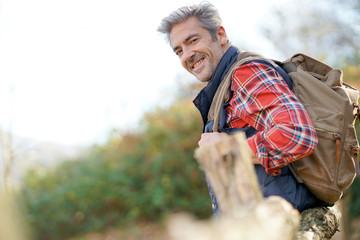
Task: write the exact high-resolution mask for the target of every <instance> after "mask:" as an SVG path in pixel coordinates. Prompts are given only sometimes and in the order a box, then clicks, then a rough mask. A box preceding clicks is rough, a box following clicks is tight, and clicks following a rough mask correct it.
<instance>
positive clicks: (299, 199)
mask: <svg viewBox="0 0 360 240" xmlns="http://www.w3.org/2000/svg"><path fill="white" fill-rule="evenodd" d="M238 54H239V52H238V49H237V48H235V47H230V48H229V49H228V51H227V52H226V53H225V54H224V56H223V57H222V59H221V60H220V62H219V64H218V66H217V69H216V71H215V73H214V76H213V78H212V80H211V81H210V82H209V83H208V84H207V86H206V87H205V88H204V89H202V90H201V91H200V93H199V94H198V95H197V97H196V98H195V99H194V101H193V103H194V104H195V106H196V108H197V109H198V110H199V111H200V114H201V117H202V120H203V132H204V133H205V132H212V126H213V121H208V119H207V115H208V112H209V109H210V105H211V102H212V100H213V98H214V95H215V92H216V90H217V88H218V87H219V85H220V83H221V81H222V80H223V78H224V77H225V75H226V73H227V72H228V71H229V69H230V68H231V66H232V65H233V64H234V63H235V62H236V60H237V56H238ZM256 61H257V62H261V63H263V64H266V65H269V66H271V67H274V68H275V69H276V71H278V73H279V74H281V76H282V77H283V78H284V79H285V81H286V82H287V84H288V86H289V88H290V89H292V83H291V80H290V78H289V77H288V76H287V74H286V73H285V72H284V71H283V70H282V69H281V68H280V67H277V66H272V65H271V64H270V63H269V62H266V61H264V60H259V61H258V60H256ZM226 104H227V103H225V104H224V106H223V108H222V111H221V115H220V121H219V127H218V129H219V131H221V132H227V133H229V134H231V133H234V132H237V131H245V133H246V136H247V137H250V136H252V135H253V134H255V133H256V130H255V129H254V128H252V127H247V128H241V129H238V128H226V110H225V109H226ZM255 171H256V174H257V178H258V182H259V185H260V188H261V189H263V195H264V197H268V196H271V195H276V196H281V197H283V198H284V199H286V200H287V201H289V202H290V203H291V204H292V205H293V207H294V208H295V209H297V210H299V211H300V212H301V211H303V210H305V209H308V208H311V207H315V206H325V205H326V204H325V203H324V202H322V201H320V200H318V199H317V198H316V197H315V196H314V195H313V194H312V193H311V192H310V191H309V190H308V189H307V188H306V186H305V185H304V184H302V183H299V182H297V181H296V179H295V177H294V176H293V175H292V173H291V171H290V169H289V168H288V167H287V166H285V167H283V168H282V169H281V174H280V175H278V176H272V175H270V174H268V173H266V172H265V169H264V167H262V166H261V165H258V164H257V165H255ZM208 188H209V194H210V197H211V202H212V207H213V212H214V215H215V216H217V215H218V214H220V212H219V208H218V204H217V201H216V196H215V194H214V192H213V191H212V189H211V186H210V184H209V182H208Z"/></svg>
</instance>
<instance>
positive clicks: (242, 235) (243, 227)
mask: <svg viewBox="0 0 360 240" xmlns="http://www.w3.org/2000/svg"><path fill="white" fill-rule="evenodd" d="M245 142H246V137H245V134H244V133H237V134H235V135H231V136H226V137H224V138H223V139H221V141H218V142H215V143H214V144H211V145H208V146H204V147H201V148H199V149H197V150H196V151H195V158H196V160H197V161H198V162H199V164H200V166H201V168H202V169H203V170H204V171H205V174H206V176H207V178H208V180H209V182H210V185H211V187H212V189H213V191H214V192H215V195H216V197H217V201H218V205H219V209H220V211H221V215H220V217H219V218H218V219H216V220H213V219H212V220H207V221H198V220H195V219H194V218H192V217H191V216H190V215H187V214H178V215H174V216H172V217H171V218H170V221H169V225H168V234H169V236H170V237H171V239H172V240H180V239H181V240H192V239H204V240H205V239H206V240H230V239H231V240H233V239H242V240H247V239H249V240H256V239H261V240H262V239H267V240H290V239H292V240H294V239H296V240H320V239H330V238H331V237H332V236H333V235H334V233H335V232H336V231H337V229H338V226H339V219H340V216H341V214H340V212H339V211H338V208H337V206H336V205H335V206H334V207H331V208H328V207H319V208H312V209H308V210H305V211H303V212H302V213H301V216H300V213H299V212H298V211H297V210H295V209H294V208H293V207H292V205H291V204H290V203H289V202H287V201H286V200H285V199H283V198H280V197H275V196H271V197H268V198H265V199H264V198H263V196H262V192H261V190H260V187H259V184H258V182H257V177H256V173H255V170H254V165H253V164H252V162H251V154H252V153H251V152H250V149H249V148H248V147H247V145H246V144H244V143H245ZM300 219H301V222H300Z"/></svg>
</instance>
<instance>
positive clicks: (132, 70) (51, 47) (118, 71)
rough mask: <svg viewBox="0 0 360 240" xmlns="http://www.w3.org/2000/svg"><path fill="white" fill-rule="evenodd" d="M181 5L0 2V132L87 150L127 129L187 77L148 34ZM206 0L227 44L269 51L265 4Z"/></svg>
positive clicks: (165, 0) (105, 0)
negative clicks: (263, 25)
mask: <svg viewBox="0 0 360 240" xmlns="http://www.w3.org/2000/svg"><path fill="white" fill-rule="evenodd" d="M188 2H189V1H180V0H177V1H173V0H153V1H148V0H141V1H136V0H135V1H120V0H117V1H115V0H31V1H30V0H1V1H0V128H2V129H10V130H11V131H12V132H14V133H15V134H18V135H21V136H24V137H31V138H36V139H38V140H46V141H55V142H59V143H67V144H92V143H95V142H101V141H102V140H104V137H105V136H106V134H107V132H108V131H109V129H111V128H113V127H115V128H121V129H127V128H132V127H135V126H136V125H137V123H138V120H139V119H140V117H141V116H142V115H143V113H144V112H146V111H149V110H150V109H152V108H154V106H157V105H158V104H159V103H160V102H164V103H166V102H168V101H169V100H171V93H172V92H173V91H175V90H176V84H177V83H176V76H178V75H179V74H185V71H184V70H182V69H181V65H180V63H179V60H178V59H177V57H176V56H175V55H174V54H173V53H172V51H171V49H170V47H169V46H168V44H167V43H166V42H165V40H164V39H163V36H161V35H160V34H159V33H157V32H156V28H157V26H158V24H159V22H160V20H161V19H162V18H163V17H164V16H166V15H168V14H169V13H170V12H171V11H172V10H175V9H176V8H177V7H180V6H182V5H184V4H186V3H188ZM192 2H198V1H192ZM210 2H211V3H213V4H214V5H215V6H216V7H217V8H218V9H219V11H220V14H221V15H222V18H223V20H224V26H225V29H226V31H227V33H228V35H229V36H230V38H231V40H232V42H234V43H240V44H243V45H247V46H253V48H252V49H249V50H253V51H255V50H256V51H261V52H262V53H263V54H276V53H274V52H272V50H271V49H270V48H269V46H268V45H267V44H266V42H265V41H264V40H263V39H262V38H261V36H260V35H259V34H258V26H259V21H260V19H267V20H268V21H271V11H270V10H269V4H270V3H268V2H270V1H266V0H253V1H230V0H217V1H210ZM271 2H272V3H275V2H281V1H280V0H278V1H271ZM270 57H273V56H270ZM187 78H189V79H192V78H191V77H190V76H187Z"/></svg>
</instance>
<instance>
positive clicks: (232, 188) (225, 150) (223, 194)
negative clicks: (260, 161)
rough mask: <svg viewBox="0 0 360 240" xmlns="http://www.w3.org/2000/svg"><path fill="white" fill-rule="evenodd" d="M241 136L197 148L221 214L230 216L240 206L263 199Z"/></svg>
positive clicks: (241, 134)
mask: <svg viewBox="0 0 360 240" xmlns="http://www.w3.org/2000/svg"><path fill="white" fill-rule="evenodd" d="M245 141H246V138H245V134H244V133H242V132H241V133H237V134H235V135H231V136H230V135H229V136H226V137H224V138H222V139H221V141H218V142H215V143H214V144H210V145H208V146H204V147H201V148H198V149H197V150H196V151H195V158H196V160H197V161H198V162H199V164H200V166H201V168H202V169H203V170H204V172H205V174H206V176H207V178H208V180H209V182H210V185H211V187H212V189H213V190H214V192H215V195H216V197H217V200H218V204H219V208H220V210H221V213H222V215H233V214H235V212H234V211H235V210H236V209H238V208H239V206H247V207H249V206H255V205H256V204H258V203H259V202H261V201H262V200H263V196H262V192H261V190H260V187H259V184H258V182H257V177H256V174H255V170H254V165H253V164H252V162H251V157H250V155H251V153H250V152H249V149H248V148H247V146H246V145H244V144H242V143H244V142H245Z"/></svg>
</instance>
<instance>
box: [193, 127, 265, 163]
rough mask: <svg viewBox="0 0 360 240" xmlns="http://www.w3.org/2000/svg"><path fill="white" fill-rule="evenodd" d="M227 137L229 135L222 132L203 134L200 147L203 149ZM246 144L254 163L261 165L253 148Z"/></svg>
mask: <svg viewBox="0 0 360 240" xmlns="http://www.w3.org/2000/svg"><path fill="white" fill-rule="evenodd" d="M225 136H227V134H226V133H223V132H221V133H220V132H212V133H203V134H201V138H200V141H199V142H198V144H199V147H203V146H205V145H208V144H211V143H214V142H216V141H219V140H220V139H221V138H223V137H225ZM245 144H246V146H247V148H248V149H249V152H250V157H251V161H252V163H253V164H260V161H259V160H258V159H257V158H256V156H255V154H254V153H253V151H252V150H251V148H250V146H249V145H248V144H247V142H246V143H245Z"/></svg>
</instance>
